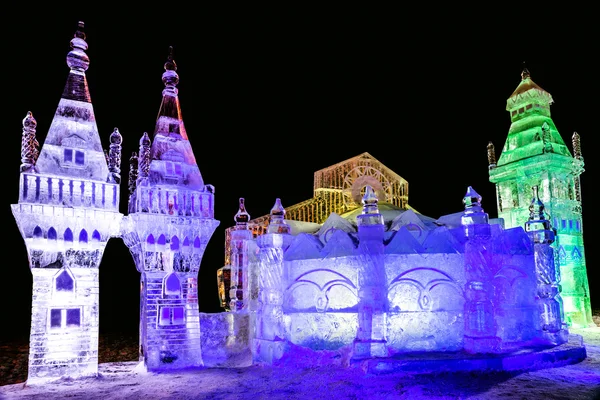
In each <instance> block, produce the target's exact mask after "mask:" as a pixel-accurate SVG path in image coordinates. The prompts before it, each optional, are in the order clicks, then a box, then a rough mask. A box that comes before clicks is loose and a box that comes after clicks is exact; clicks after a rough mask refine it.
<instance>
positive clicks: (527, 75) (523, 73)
mask: <svg viewBox="0 0 600 400" xmlns="http://www.w3.org/2000/svg"><path fill="white" fill-rule="evenodd" d="M527 78H531V74H530V73H529V70H528V69H527V66H526V65H525V61H523V70H522V71H521V80H525V79H527Z"/></svg>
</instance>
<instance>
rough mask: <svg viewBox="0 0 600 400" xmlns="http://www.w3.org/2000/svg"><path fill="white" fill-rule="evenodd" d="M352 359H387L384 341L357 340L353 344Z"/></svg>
mask: <svg viewBox="0 0 600 400" xmlns="http://www.w3.org/2000/svg"><path fill="white" fill-rule="evenodd" d="M353 352H354V354H353V356H352V358H354V359H357V360H360V359H365V358H371V357H387V356H388V350H387V342H386V341H385V340H358V339H356V340H355V341H354V343H353Z"/></svg>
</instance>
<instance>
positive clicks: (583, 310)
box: [488, 68, 593, 327]
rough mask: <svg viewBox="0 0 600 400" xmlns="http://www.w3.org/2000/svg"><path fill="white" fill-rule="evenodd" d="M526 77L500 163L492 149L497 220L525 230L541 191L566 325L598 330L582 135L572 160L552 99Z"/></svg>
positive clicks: (511, 102)
mask: <svg viewBox="0 0 600 400" xmlns="http://www.w3.org/2000/svg"><path fill="white" fill-rule="evenodd" d="M521 78H522V79H521V82H520V83H519V85H518V86H517V88H516V89H515V91H514V92H513V93H512V95H511V96H510V97H509V98H508V100H507V102H506V110H507V111H508V112H509V113H510V119H511V126H510V129H509V131H508V137H507V139H506V142H505V144H504V148H503V149H502V153H501V155H500V158H499V159H498V161H497V162H496V155H495V150H494V146H493V144H492V143H491V142H490V143H489V144H488V162H489V179H490V182H492V183H494V184H496V194H497V206H498V217H499V218H502V219H504V224H505V226H506V227H507V228H511V227H516V226H520V227H522V226H524V224H525V222H526V221H527V220H528V218H529V214H530V212H529V205H530V199H531V197H530V196H531V190H532V187H534V186H537V187H538V188H539V197H540V199H541V200H542V201H543V203H544V204H545V208H546V212H547V213H548V214H549V219H550V222H551V224H552V227H553V228H554V229H555V230H556V232H557V237H556V240H555V241H554V243H553V247H554V248H555V253H556V254H557V260H556V263H557V265H558V266H559V272H560V273H559V275H558V279H559V281H560V282H561V285H562V299H563V302H564V314H565V319H566V322H567V323H568V324H569V326H572V327H589V326H593V321H592V314H591V304H590V291H589V285H588V279H587V274H586V264H585V251H584V246H583V223H582V212H581V191H580V190H581V188H580V185H579V177H580V175H581V173H582V172H583V157H582V155H581V148H580V143H579V135H578V134H577V133H576V132H575V133H574V134H573V137H572V140H573V151H574V157H573V156H572V155H571V152H570V151H569V149H568V147H567V146H566V145H565V142H564V141H563V139H562V137H561V135H560V133H559V132H558V130H557V128H556V126H555V125H554V122H553V121H552V118H551V117H550V105H551V104H552V103H553V99H552V96H551V95H550V93H548V92H546V91H545V90H544V89H542V88H541V87H540V86H538V85H537V84H536V83H535V82H533V80H532V79H531V75H530V73H529V71H528V70H527V69H526V68H525V69H523V72H522V73H521Z"/></svg>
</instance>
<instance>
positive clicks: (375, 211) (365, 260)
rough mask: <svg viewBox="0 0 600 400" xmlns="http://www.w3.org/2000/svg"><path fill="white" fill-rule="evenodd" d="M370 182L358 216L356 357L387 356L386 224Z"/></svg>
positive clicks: (354, 356)
mask: <svg viewBox="0 0 600 400" xmlns="http://www.w3.org/2000/svg"><path fill="white" fill-rule="evenodd" d="M377 202H378V199H377V196H376V195H375V192H374V190H373V189H372V188H371V186H368V185H367V187H366V190H365V195H364V196H363V199H362V203H363V211H362V214H361V215H358V216H357V217H356V222H357V225H358V238H359V241H360V243H359V246H358V251H359V259H360V266H359V269H358V296H359V305H358V331H357V332H356V338H355V339H354V348H353V355H352V357H353V358H357V359H360V358H369V357H386V356H387V355H388V354H387V348H386V343H387V341H386V335H385V326H386V312H387V285H386V282H387V281H386V276H385V266H384V258H383V256H384V245H383V235H384V224H383V216H382V215H381V214H380V213H379V208H378V206H377Z"/></svg>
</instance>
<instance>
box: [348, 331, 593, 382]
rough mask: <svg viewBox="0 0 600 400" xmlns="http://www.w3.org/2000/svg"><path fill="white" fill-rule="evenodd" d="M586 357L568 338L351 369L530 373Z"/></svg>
mask: <svg viewBox="0 0 600 400" xmlns="http://www.w3.org/2000/svg"><path fill="white" fill-rule="evenodd" d="M586 357H587V352H586V349H585V345H584V343H583V337H582V336H580V335H575V334H570V335H569V340H568V342H567V343H564V344H562V345H559V346H555V347H551V348H549V347H548V346H545V347H533V348H526V349H520V350H518V351H515V352H510V353H503V354H468V353H466V352H419V353H405V354H401V355H397V356H394V357H390V358H373V359H366V360H360V361H353V362H352V364H351V365H352V366H353V367H359V368H361V369H362V370H364V371H365V372H367V373H371V374H386V373H395V372H407V373H417V374H420V373H442V372H469V371H479V372H485V371H489V372H500V371H532V370H538V369H545V368H554V367H561V366H564V365H569V364H576V363H578V362H581V361H583V360H584V359H585V358H586Z"/></svg>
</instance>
